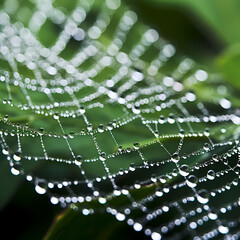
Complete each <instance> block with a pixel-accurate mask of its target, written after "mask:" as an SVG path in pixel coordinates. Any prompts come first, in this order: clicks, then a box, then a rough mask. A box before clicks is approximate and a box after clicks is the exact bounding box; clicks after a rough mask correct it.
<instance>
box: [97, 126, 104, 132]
mask: <svg viewBox="0 0 240 240" xmlns="http://www.w3.org/2000/svg"><path fill="white" fill-rule="evenodd" d="M98 132H100V133H103V132H104V126H103V124H100V125H99V126H98Z"/></svg>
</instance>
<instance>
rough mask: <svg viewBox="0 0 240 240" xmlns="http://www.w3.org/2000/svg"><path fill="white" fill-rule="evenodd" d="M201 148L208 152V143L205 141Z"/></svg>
mask: <svg viewBox="0 0 240 240" xmlns="http://www.w3.org/2000/svg"><path fill="white" fill-rule="evenodd" d="M203 149H204V150H205V151H207V152H208V151H209V150H210V145H209V144H208V143H205V144H204V147H203Z"/></svg>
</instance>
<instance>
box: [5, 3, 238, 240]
mask: <svg viewBox="0 0 240 240" xmlns="http://www.w3.org/2000/svg"><path fill="white" fill-rule="evenodd" d="M28 4H29V6H28V5H26V6H25V8H24V7H22V8H24V9H25V11H27V10H29V9H30V8H31V14H30V17H29V18H28V19H27V20H26V21H25V22H24V23H23V24H22V23H20V22H19V20H18V19H16V18H15V17H16V16H18V15H20V13H19V12H17V11H20V10H21V9H22V8H19V9H18V10H17V9H15V10H14V9H13V10H11V9H10V8H9V6H8V5H7V1H6V2H5V9H7V10H5V11H4V10H2V11H1V12H0V29H1V32H0V57H1V70H0V80H1V81H0V84H1V87H0V89H1V100H2V103H1V119H0V121H1V122H0V124H1V132H0V143H1V147H2V153H3V155H5V156H6V157H5V158H6V159H7V161H8V162H9V165H10V168H11V172H12V174H14V175H24V176H25V177H26V180H27V181H29V182H31V183H33V184H34V185H35V190H36V192H37V193H39V194H47V195H48V196H49V198H50V201H51V202H52V203H53V204H60V205H61V206H62V207H68V206H70V207H72V208H74V209H76V210H79V211H81V212H82V213H83V214H84V215H88V214H93V213H94V212H95V211H101V210H106V211H107V212H108V213H110V214H112V215H114V216H115V217H116V219H117V220H119V221H124V220H125V221H127V223H128V224H129V225H132V226H133V228H134V229H135V230H136V231H141V230H143V231H144V232H145V234H146V235H148V236H150V237H151V238H152V239H153V240H158V239H162V238H169V239H182V238H185V237H189V238H193V239H210V238H220V239H222V237H223V235H224V237H225V238H226V239H238V238H239V235H240V231H239V226H240V219H239V216H238V215H239V209H240V207H239V200H238V199H239V194H238V188H239V187H238V178H239V169H238V168H239V167H238V164H239V159H240V158H239V151H240V148H239V141H238V134H237V133H238V125H239V124H240V116H239V110H238V109H235V108H234V107H232V102H231V101H230V100H228V98H227V97H226V96H229V95H228V94H229V92H228V89H227V88H226V87H225V86H224V85H222V83H221V80H219V79H218V78H219V77H218V76H216V75H214V74H210V73H207V71H206V70H203V69H201V68H199V66H198V65H197V64H196V63H195V62H194V61H193V60H192V59H189V58H186V57H180V56H179V55H178V54H177V53H176V51H175V48H174V46H173V45H172V44H169V43H168V42H166V41H165V40H163V39H162V38H161V37H160V36H159V34H158V32H157V31H156V30H154V29H152V28H150V27H148V26H146V25H144V24H142V23H141V22H140V21H139V20H138V17H137V15H136V13H135V12H133V11H132V10H130V9H129V8H128V7H126V6H125V5H124V4H123V3H121V2H120V1H113V0H106V1H103V2H101V3H100V2H99V1H97V2H94V1H79V2H76V6H75V7H74V8H73V9H70V10H68V11H67V10H66V9H65V11H63V9H64V8H63V6H61V5H58V4H57V2H52V1H50V0H45V1H36V3H35V2H33V1H32V2H29V3H28ZM6 6H8V8H7V7H6ZM26 9H27V10H26ZM49 26H51V30H52V31H53V33H51V34H50V32H49ZM44 29H47V30H46V33H49V34H50V36H51V37H52V36H54V34H55V35H56V39H55V40H54V39H53V40H51V41H50V42H51V45H48V44H47V43H45V45H44V40H41V32H44ZM56 29H57V30H56ZM59 29H60V30H59ZM56 31H58V34H56ZM52 34H53V35H52ZM69 51H70V52H71V51H72V55H71V56H68V55H67V54H66V52H69ZM211 86H212V87H211ZM201 87H203V88H205V89H208V90H209V89H211V91H209V92H210V93H212V96H201V95H199V96H198V94H195V93H194V91H193V90H196V92H197V89H198V88H201ZM229 91H230V90H229ZM26 122H27V123H28V124H26ZM92 202H94V204H95V205H94V207H93V206H92V205H91V203H92ZM119 203H120V204H119Z"/></svg>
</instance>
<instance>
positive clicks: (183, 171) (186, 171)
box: [179, 164, 189, 177]
mask: <svg viewBox="0 0 240 240" xmlns="http://www.w3.org/2000/svg"><path fill="white" fill-rule="evenodd" d="M179 173H180V175H182V176H183V177H186V176H188V174H189V168H188V165H187V164H183V165H181V166H180V167H179Z"/></svg>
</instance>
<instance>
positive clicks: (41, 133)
mask: <svg viewBox="0 0 240 240" xmlns="http://www.w3.org/2000/svg"><path fill="white" fill-rule="evenodd" d="M44 131H45V130H44V128H43V127H41V128H39V129H38V134H39V135H41V136H42V135H43V134H44Z"/></svg>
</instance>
